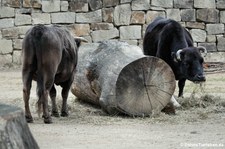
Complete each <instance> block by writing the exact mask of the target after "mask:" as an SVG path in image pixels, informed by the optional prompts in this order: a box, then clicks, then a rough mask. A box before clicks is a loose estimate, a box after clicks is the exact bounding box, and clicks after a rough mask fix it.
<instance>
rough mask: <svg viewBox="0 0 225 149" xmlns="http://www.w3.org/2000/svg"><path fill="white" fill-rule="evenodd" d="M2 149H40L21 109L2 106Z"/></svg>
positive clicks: (0, 127) (0, 110) (0, 109)
mask: <svg viewBox="0 0 225 149" xmlns="http://www.w3.org/2000/svg"><path fill="white" fill-rule="evenodd" d="M0 148H1V149H7V148H24V149H25V148H32V149H38V148H39V147H38V144H37V143H36V141H35V139H34V138H33V135H32V134H31V132H30V129H29V127H28V125H27V122H26V120H25V116H24V113H23V110H22V109H21V108H17V107H14V106H8V105H3V104H0Z"/></svg>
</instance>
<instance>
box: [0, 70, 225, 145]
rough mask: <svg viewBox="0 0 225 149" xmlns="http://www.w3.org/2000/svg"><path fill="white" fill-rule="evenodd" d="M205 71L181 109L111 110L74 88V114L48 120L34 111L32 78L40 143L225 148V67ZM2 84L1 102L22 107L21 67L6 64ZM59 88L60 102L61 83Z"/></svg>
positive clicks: (35, 128) (71, 101) (35, 129)
mask: <svg viewBox="0 0 225 149" xmlns="http://www.w3.org/2000/svg"><path fill="white" fill-rule="evenodd" d="M206 77H207V81H206V83H205V84H203V85H202V87H200V86H199V85H196V84H193V83H191V82H187V85H186V87H185V94H184V98H182V99H178V101H179V102H180V103H181V105H182V108H180V109H177V112H176V115H166V114H164V113H161V114H159V115H154V116H152V117H147V118H140V117H136V118H133V117H126V116H118V115H115V116H109V115H107V114H106V113H104V112H102V110H101V109H99V108H98V107H93V106H90V105H88V104H86V103H82V102H79V101H77V99H76V98H75V96H74V95H72V94H71V93H70V95H69V101H68V102H69V103H68V104H69V109H70V116H69V117H68V118H63V117H61V118H53V122H54V123H53V124H49V125H47V124H43V120H42V119H41V118H38V115H37V113H36V112H35V103H36V101H37V100H36V92H35V91H36V83H33V87H32V92H31V100H30V104H31V110H32V113H33V117H34V123H32V124H29V127H30V130H31V132H32V133H33V136H34V137H35V139H36V141H37V143H38V144H39V146H40V148H41V149H45V148H48V149H56V148H57V149H74V148H75V149H79V148H82V149H83V148H91V149H105V148H107V149H115V148H121V149H123V148H130V149H131V148H135V149H136V148H138V149H140V148H159V149H165V148H167V149H180V148H210V149H211V148H225V73H214V74H207V75H206ZM0 84H1V85H0V102H1V103H4V104H10V105H16V106H19V107H21V108H23V100H22V81H21V70H20V68H13V69H12V68H11V69H1V70H0ZM57 90H58V96H57V98H58V102H59V105H60V102H61V100H60V99H61V98H60V88H57ZM175 94H177V91H176V93H175Z"/></svg>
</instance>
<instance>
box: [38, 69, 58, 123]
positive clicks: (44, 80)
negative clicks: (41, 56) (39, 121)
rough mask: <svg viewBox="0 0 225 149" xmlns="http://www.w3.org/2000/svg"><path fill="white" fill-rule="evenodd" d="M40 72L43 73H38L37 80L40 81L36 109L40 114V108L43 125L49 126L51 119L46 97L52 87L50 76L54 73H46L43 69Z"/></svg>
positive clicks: (52, 76) (51, 77)
mask: <svg viewBox="0 0 225 149" xmlns="http://www.w3.org/2000/svg"><path fill="white" fill-rule="evenodd" d="M49 70H50V69H49ZM42 72H44V73H40V74H39V79H38V80H41V81H39V82H38V88H39V91H38V92H39V93H38V95H39V101H38V103H39V104H38V105H39V106H38V109H39V113H40V109H41V106H42V108H43V118H44V123H46V124H50V123H52V118H51V115H50V114H49V109H48V96H49V92H50V89H51V88H52V86H53V82H54V79H53V78H54V75H52V74H54V73H51V72H49V71H46V69H44V68H43V70H42Z"/></svg>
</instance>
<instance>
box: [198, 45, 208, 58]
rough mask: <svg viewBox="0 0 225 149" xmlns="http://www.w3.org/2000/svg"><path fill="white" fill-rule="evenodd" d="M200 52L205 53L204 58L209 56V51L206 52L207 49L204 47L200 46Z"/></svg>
mask: <svg viewBox="0 0 225 149" xmlns="http://www.w3.org/2000/svg"><path fill="white" fill-rule="evenodd" d="M198 50H199V52H202V53H204V57H205V56H206V55H207V50H206V48H205V47H203V46H198Z"/></svg>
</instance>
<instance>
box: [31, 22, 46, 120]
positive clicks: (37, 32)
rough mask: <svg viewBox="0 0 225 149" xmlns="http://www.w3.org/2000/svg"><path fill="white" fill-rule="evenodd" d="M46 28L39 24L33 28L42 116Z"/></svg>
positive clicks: (38, 108)
mask: <svg viewBox="0 0 225 149" xmlns="http://www.w3.org/2000/svg"><path fill="white" fill-rule="evenodd" d="M45 30H46V27H45V26H44V25H37V26H35V27H34V28H33V29H32V32H31V34H32V37H33V39H32V41H33V46H34V49H35V58H36V62H37V76H36V81H37V96H38V101H37V103H36V110H37V113H38V116H39V117H40V114H41V113H42V111H43V102H44V101H43V100H44V98H43V96H44V88H45V87H44V80H43V73H42V69H41V62H42V43H41V40H42V35H43V33H44V31H45Z"/></svg>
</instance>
